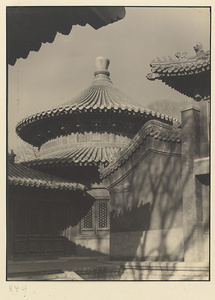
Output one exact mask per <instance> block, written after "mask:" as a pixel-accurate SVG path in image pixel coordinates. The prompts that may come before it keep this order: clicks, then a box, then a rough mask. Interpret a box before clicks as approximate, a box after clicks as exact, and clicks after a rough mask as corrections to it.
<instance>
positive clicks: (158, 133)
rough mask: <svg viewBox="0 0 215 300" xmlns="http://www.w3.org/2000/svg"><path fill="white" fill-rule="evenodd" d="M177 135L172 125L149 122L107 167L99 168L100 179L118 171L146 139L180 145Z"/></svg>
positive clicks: (178, 131)
mask: <svg viewBox="0 0 215 300" xmlns="http://www.w3.org/2000/svg"><path fill="white" fill-rule="evenodd" d="M167 130H168V131H169V132H171V133H173V134H172V135H171V134H170V133H169V134H168V133H167V132H165V131H167ZM165 133H166V134H165ZM179 133H180V129H179V128H176V127H175V126H173V125H169V124H164V123H162V122H160V121H158V120H149V121H148V122H147V123H145V124H144V125H143V126H142V128H141V129H140V130H139V131H138V132H137V134H136V135H135V136H134V138H133V139H132V140H131V142H130V143H129V144H128V146H127V147H126V148H125V149H123V150H122V151H121V152H120V153H119V154H118V155H117V156H116V157H115V160H113V161H112V162H111V163H110V164H109V165H108V166H107V167H104V166H100V168H99V172H100V178H105V177H107V176H108V175H109V174H110V173H113V172H114V171H115V170H116V169H118V167H120V166H121V165H122V164H123V163H125V162H126V161H127V160H128V158H129V157H130V156H131V155H132V154H133V152H135V151H136V150H137V149H138V148H139V146H140V145H141V144H142V143H143V140H145V139H146V138H147V137H153V138H155V139H157V138H159V139H160V140H163V141H169V142H177V143H180V141H181V139H180V137H179Z"/></svg>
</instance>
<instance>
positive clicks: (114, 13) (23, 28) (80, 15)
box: [7, 6, 125, 65]
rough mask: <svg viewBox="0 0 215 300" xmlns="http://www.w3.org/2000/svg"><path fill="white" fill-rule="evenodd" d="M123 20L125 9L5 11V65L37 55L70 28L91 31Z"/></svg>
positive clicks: (82, 8)
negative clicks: (6, 37)
mask: <svg viewBox="0 0 215 300" xmlns="http://www.w3.org/2000/svg"><path fill="white" fill-rule="evenodd" d="M124 16H125V8H124V7H115V6H114V7H105V6H103V7H102V6H101V7H88V6H69V7H54V6H53V7H40V6H38V7H35V6H34V7H27V6H16V7H7V30H8V32H7V33H8V34H7V36H8V63H9V64H10V65H14V64H15V62H16V60H17V59H18V58H27V57H28V54H29V52H30V51H39V49H40V47H41V45H42V43H47V42H48V43H52V42H53V41H54V39H55V36H56V34H57V33H58V32H59V33H61V34H64V35H68V34H69V33H70V31H71V29H72V26H73V25H81V26H85V25H86V24H89V25H90V26H92V27H93V28H94V29H99V28H100V27H103V26H106V25H108V24H110V23H114V22H116V21H118V20H120V19H122V18H124Z"/></svg>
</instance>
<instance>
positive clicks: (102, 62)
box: [94, 56, 110, 76]
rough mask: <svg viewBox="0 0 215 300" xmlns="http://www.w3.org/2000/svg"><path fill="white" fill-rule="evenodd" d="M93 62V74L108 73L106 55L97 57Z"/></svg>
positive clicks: (108, 61) (108, 62)
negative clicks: (94, 65) (94, 68)
mask: <svg viewBox="0 0 215 300" xmlns="http://www.w3.org/2000/svg"><path fill="white" fill-rule="evenodd" d="M95 64H96V71H95V73H94V75H95V76H96V75H98V74H105V75H107V76H109V75H110V73H109V71H108V67H109V64H110V60H109V59H108V58H107V57H103V56H99V57H97V58H96V60H95Z"/></svg>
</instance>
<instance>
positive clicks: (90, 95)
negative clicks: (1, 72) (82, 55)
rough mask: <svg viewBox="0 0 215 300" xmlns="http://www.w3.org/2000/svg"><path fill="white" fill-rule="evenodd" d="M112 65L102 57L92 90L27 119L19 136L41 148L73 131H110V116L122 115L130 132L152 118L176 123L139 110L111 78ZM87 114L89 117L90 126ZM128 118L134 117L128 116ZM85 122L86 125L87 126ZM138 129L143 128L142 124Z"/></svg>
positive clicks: (23, 122)
mask: <svg viewBox="0 0 215 300" xmlns="http://www.w3.org/2000/svg"><path fill="white" fill-rule="evenodd" d="M109 63H110V61H109V59H107V58H104V57H98V58H97V59H96V71H95V72H94V79H93V82H92V85H91V86H90V87H88V88H87V89H85V90H84V91H83V92H81V93H80V94H79V95H78V96H77V97H75V98H73V100H71V101H68V102H67V103H65V104H64V105H61V106H59V107H56V108H53V109H49V110H47V111H42V112H40V113H37V114H34V115H32V116H30V117H27V118H25V119H23V120H22V121H20V122H19V123H18V124H17V127H16V132H17V134H18V135H19V136H20V137H21V138H22V139H23V140H25V141H26V142H28V143H30V144H32V145H34V146H37V147H40V146H41V145H42V144H43V143H44V142H46V141H47V140H49V139H53V138H55V137H56V136H60V135H66V134H69V133H71V132H79V131H80V132H83V131H102V130H103V131H105V130H107V126H106V127H105V128H103V127H104V126H105V122H106V123H110V122H112V123H113V121H112V120H111V118H110V116H111V115H114V116H115V119H118V118H116V114H120V115H121V116H122V118H121V119H123V121H122V122H121V123H122V124H123V126H124V130H125V131H126V132H127V131H129V130H131V131H132V129H131V128H130V127H132V126H133V127H135V126H136V125H137V124H136V123H141V124H140V127H141V126H142V125H143V124H144V122H145V121H146V120H149V119H158V120H164V121H165V122H167V123H171V122H172V121H173V118H172V117H168V116H166V115H163V114H160V113H156V112H153V111H151V110H147V109H144V108H141V107H139V106H138V104H135V103H134V102H133V101H132V100H131V99H129V97H127V96H126V95H125V94H124V93H122V92H121V91H120V90H119V89H117V88H116V87H114V86H113V84H112V82H111V80H110V77H109V75H110V73H109V71H108V66H109ZM101 113H102V115H103V116H104V113H105V114H106V115H107V118H106V119H103V116H102V117H101V116H100V117H99V115H101ZM86 114H87V115H88V116H89V117H88V120H87V123H86ZM128 115H130V116H132V117H128ZM134 117H135V119H134ZM96 118H97V120H98V119H99V122H97V121H95V122H94V120H95V119H96ZM128 118H130V119H131V122H130V125H129V126H130V127H129V128H130V129H129V128H126V127H125V123H127V122H125V120H126V121H127V120H128ZM119 119H120V118H119ZM140 119H141V120H142V121H141V122H140ZM144 119H145V121H144ZM84 123H86V124H85V126H84ZM98 123H100V125H98ZM68 124H70V125H68ZM101 124H102V125H101ZM133 124H134V125H133ZM106 125H107V124H106ZM68 126H69V127H68ZM102 126H103V127H102ZM114 126H115V124H114ZM127 127H128V126H127ZM136 127H139V125H138V126H136ZM136 127H135V129H133V131H134V132H133V133H134V134H136ZM111 128H113V127H111ZM115 130H118V131H120V130H119V126H117V127H115Z"/></svg>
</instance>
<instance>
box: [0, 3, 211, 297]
mask: <svg viewBox="0 0 215 300" xmlns="http://www.w3.org/2000/svg"><path fill="white" fill-rule="evenodd" d="M122 5H123V2H122ZM211 49H212V47H211V7H210V6H180V7H178V6H177V7H176V6H20V5H17V6H7V7H6V56H7V91H6V92H7V99H6V103H7V150H6V151H7V166H6V170H7V171H6V172H7V184H6V188H7V192H6V200H5V201H6V258H5V260H6V281H8V282H11V281H15V282H18V281H26V282H27V281H77V282H78V281H104V282H107V281H125V282H127V281H132V282H136V281H156V282H158V281H192V282H193V281H200V282H202V281H207V282H208V281H210V280H211V278H210V254H211V252H210V242H211V238H210V237H211V234H210V222H211V220H210V219H211V214H210V208H211V205H210V203H211V200H210V198H211V197H210V194H211V190H210V168H211V164H210V152H211V151H210V148H211V144H210V140H211V103H210V99H211ZM13 289H14V286H13ZM20 299H21V298H20ZM62 299H63V298H62Z"/></svg>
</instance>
